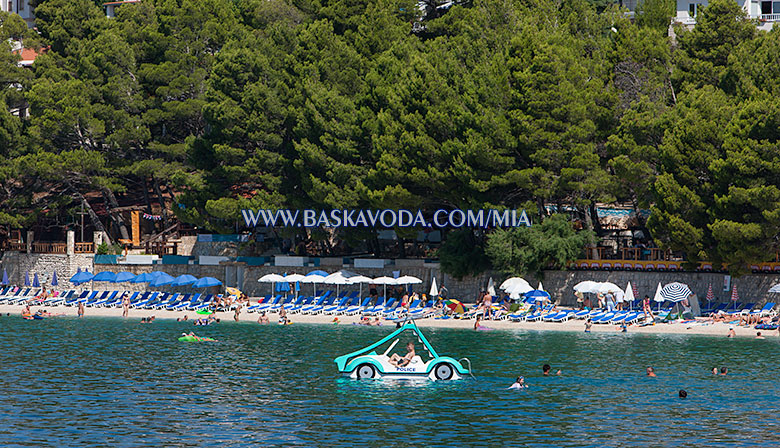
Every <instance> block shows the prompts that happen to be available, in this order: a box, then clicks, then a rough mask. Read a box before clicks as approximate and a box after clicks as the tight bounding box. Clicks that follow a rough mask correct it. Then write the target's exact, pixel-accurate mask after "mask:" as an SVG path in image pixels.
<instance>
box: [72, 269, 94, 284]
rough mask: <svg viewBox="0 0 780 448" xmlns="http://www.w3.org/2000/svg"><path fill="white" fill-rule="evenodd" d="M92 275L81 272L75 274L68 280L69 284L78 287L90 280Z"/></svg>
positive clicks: (87, 272)
mask: <svg viewBox="0 0 780 448" xmlns="http://www.w3.org/2000/svg"><path fill="white" fill-rule="evenodd" d="M92 277H93V275H92V274H90V273H89V271H82V272H77V273H76V274H74V275H73V277H71V278H70V282H71V283H73V284H75V285H79V284H81V283H86V282H88V281H90V280H92Z"/></svg>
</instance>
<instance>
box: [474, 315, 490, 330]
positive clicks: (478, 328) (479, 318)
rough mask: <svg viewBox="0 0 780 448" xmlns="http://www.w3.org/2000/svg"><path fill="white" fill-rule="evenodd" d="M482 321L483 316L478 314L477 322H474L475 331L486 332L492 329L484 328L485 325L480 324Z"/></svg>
mask: <svg viewBox="0 0 780 448" xmlns="http://www.w3.org/2000/svg"><path fill="white" fill-rule="evenodd" d="M481 320H482V316H480V315H479V314H477V320H476V321H475V322H474V331H480V330H482V331H484V330H490V328H488V327H486V326H484V325H482V324H481V323H480V321H481Z"/></svg>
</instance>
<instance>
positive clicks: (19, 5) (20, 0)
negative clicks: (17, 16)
mask: <svg viewBox="0 0 780 448" xmlns="http://www.w3.org/2000/svg"><path fill="white" fill-rule="evenodd" d="M26 1H27V0H18V1H17V2H16V10H17V11H24V2H26Z"/></svg>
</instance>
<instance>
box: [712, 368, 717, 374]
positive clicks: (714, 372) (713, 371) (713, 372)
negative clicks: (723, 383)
mask: <svg viewBox="0 0 780 448" xmlns="http://www.w3.org/2000/svg"><path fill="white" fill-rule="evenodd" d="M712 374H713V375H717V374H718V368H717V367H713V368H712Z"/></svg>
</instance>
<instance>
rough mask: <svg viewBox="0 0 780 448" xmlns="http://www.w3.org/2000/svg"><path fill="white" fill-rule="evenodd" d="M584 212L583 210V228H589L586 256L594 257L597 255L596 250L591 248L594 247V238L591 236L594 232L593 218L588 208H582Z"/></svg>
mask: <svg viewBox="0 0 780 448" xmlns="http://www.w3.org/2000/svg"><path fill="white" fill-rule="evenodd" d="M584 212H585V213H584V215H585V228H586V229H588V230H590V236H589V237H588V243H587V249H588V254H587V258H591V257H593V258H594V259H595V258H596V257H597V255H596V253H597V252H596V251H594V250H591V249H594V248H595V247H596V239H595V238H594V236H593V234H594V233H595V230H594V229H593V218H592V216H591V214H590V209H586V210H584Z"/></svg>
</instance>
